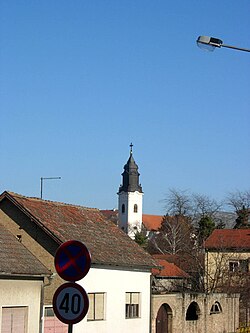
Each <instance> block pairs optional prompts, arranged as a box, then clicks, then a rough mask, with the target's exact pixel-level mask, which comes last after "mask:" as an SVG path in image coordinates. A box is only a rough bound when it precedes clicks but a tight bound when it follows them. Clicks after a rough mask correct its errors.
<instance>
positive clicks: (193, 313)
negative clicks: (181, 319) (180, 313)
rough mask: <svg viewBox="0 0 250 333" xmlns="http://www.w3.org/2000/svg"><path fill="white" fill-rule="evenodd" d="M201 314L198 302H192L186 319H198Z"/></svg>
mask: <svg viewBox="0 0 250 333" xmlns="http://www.w3.org/2000/svg"><path fill="white" fill-rule="evenodd" d="M199 315H200V308H199V305H198V304H197V303H196V302H192V303H191V304H190V305H189V307H188V309H187V312H186V320H198V319H199Z"/></svg>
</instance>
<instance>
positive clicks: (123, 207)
mask: <svg viewBox="0 0 250 333" xmlns="http://www.w3.org/2000/svg"><path fill="white" fill-rule="evenodd" d="M124 213H125V205H124V204H122V214H124Z"/></svg>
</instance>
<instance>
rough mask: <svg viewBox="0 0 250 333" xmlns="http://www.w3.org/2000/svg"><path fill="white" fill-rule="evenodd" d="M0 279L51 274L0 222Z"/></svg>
mask: <svg viewBox="0 0 250 333" xmlns="http://www.w3.org/2000/svg"><path fill="white" fill-rule="evenodd" d="M0 250H1V255H0V277H2V276H13V275H15V276H26V277H41V276H49V275H51V272H50V271H49V270H48V269H47V268H46V267H45V266H44V265H43V264H42V263H41V262H40V261H39V260H38V259H37V258H36V257H35V256H34V255H33V254H32V253H31V252H29V250H28V249H27V248H26V247H25V246H24V245H23V244H22V243H20V241H18V240H17V238H16V237H14V236H13V235H12V234H11V233H10V232H9V231H8V230H7V229H6V228H5V227H4V226H3V225H2V224H1V221H0Z"/></svg>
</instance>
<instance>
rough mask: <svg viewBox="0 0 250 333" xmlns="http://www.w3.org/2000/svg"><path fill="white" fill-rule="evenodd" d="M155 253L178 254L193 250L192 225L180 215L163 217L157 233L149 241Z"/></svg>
mask: <svg viewBox="0 0 250 333" xmlns="http://www.w3.org/2000/svg"><path fill="white" fill-rule="evenodd" d="M149 242H150V245H151V248H152V247H154V248H155V250H157V251H156V252H159V253H162V254H164V253H168V254H178V253H181V252H190V251H191V249H192V248H193V239H192V225H191V224H190V222H189V220H188V218H186V217H184V216H182V215H176V216H167V215H166V216H164V217H163V220H162V224H161V228H160V229H159V232H157V233H155V234H154V235H153V236H152V237H151V238H150V240H149Z"/></svg>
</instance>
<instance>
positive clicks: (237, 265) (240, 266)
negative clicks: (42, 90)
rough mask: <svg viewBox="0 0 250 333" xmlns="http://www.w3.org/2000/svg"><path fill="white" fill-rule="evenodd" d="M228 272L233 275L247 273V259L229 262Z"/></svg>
mask: <svg viewBox="0 0 250 333" xmlns="http://www.w3.org/2000/svg"><path fill="white" fill-rule="evenodd" d="M229 272H232V273H235V272H241V273H247V272H249V263H248V259H245V260H231V261H229Z"/></svg>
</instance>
